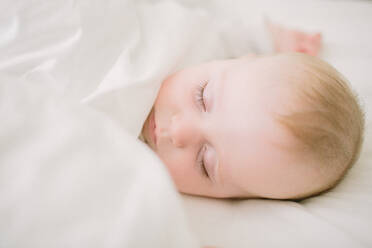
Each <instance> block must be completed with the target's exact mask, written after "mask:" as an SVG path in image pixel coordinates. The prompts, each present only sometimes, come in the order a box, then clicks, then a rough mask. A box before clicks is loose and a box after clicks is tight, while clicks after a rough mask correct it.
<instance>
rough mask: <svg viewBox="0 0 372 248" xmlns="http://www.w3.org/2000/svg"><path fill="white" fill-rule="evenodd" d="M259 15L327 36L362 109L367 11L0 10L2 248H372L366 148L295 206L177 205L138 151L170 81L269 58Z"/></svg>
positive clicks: (39, 2) (255, 6) (254, 5)
mask: <svg viewBox="0 0 372 248" xmlns="http://www.w3.org/2000/svg"><path fill="white" fill-rule="evenodd" d="M263 13H264V14H266V15H267V16H269V17H270V18H272V19H273V20H275V21H280V22H282V23H283V24H287V25H292V26H294V27H298V28H302V29H307V30H320V31H322V32H323V34H324V41H325V47H324V50H323V57H324V58H325V59H327V60H328V61H330V62H332V63H333V64H334V65H335V66H336V67H337V68H338V69H340V71H342V72H343V73H344V74H345V75H346V76H347V77H348V78H349V79H350V81H351V82H352V84H353V86H354V87H355V88H356V89H357V90H358V92H360V94H361V96H362V98H363V100H364V102H365V105H366V107H368V103H369V101H370V99H372V98H371V97H372V92H371V90H370V88H371V87H370V86H369V82H370V79H369V78H370V77H369V74H367V73H368V72H369V71H368V69H369V67H370V65H371V64H372V46H371V45H370V44H372V37H371V34H370V32H369V26H370V25H369V24H370V23H371V21H372V4H371V3H369V2H359V1H358V2H355V1H353V2H351V1H350V2H349V1H311V2H310V1H304V0H303V1H288V0H287V1H280V2H278V1H243V0H242V1H232V2H231V4H230V5H226V1H222V0H221V1H204V2H203V3H200V2H199V1H191V0H189V1H186V0H185V1H177V2H174V1H135V2H132V1H124V0H90V1H88V0H79V1H66V0H54V1H45V0H32V1H26V0H24V1H12V0H8V1H1V2H0V116H1V117H2V118H1V119H2V121H1V122H0V220H1V221H0V247H199V246H201V245H215V246H218V247H249V246H252V247H299V246H300V247H315V246H320V247H324V246H330V247H369V246H372V239H371V237H370V235H369V227H370V226H371V224H372V214H371V213H370V209H371V208H372V201H371V199H370V197H369V196H370V194H371V189H372V186H371V182H372V180H371V179H372V170H371V169H370V168H369V167H368V165H369V160H370V158H369V156H370V155H369V154H371V152H372V151H370V147H371V145H372V144H369V140H370V139H369V138H366V145H365V149H364V150H363V153H362V157H361V160H360V161H359V162H358V163H357V165H356V166H355V168H353V169H352V170H351V172H350V173H349V175H348V176H347V177H346V179H345V181H344V182H343V183H341V184H340V185H339V186H338V187H337V188H336V189H334V190H332V191H331V192H329V193H327V194H325V195H322V196H320V197H316V198H312V199H309V200H307V201H304V202H301V203H295V202H286V201H269V200H245V201H228V200H226V201H222V200H212V199H202V198H197V197H189V196H182V197H181V196H180V194H179V193H177V192H176V190H175V188H174V185H173V183H172V182H171V179H170V177H169V175H168V174H167V172H166V169H165V167H164V166H163V165H162V163H161V162H160V161H159V159H158V158H157V157H156V156H155V154H153V152H152V151H150V149H148V148H147V147H146V146H145V145H144V144H142V143H141V142H140V141H138V139H137V135H138V134H139V132H140V129H141V125H142V123H143V121H144V120H145V118H146V116H147V114H148V111H149V110H150V108H151V106H152V103H153V101H154V99H155V97H156V94H157V90H158V88H159V86H160V83H161V81H162V80H163V79H164V78H165V77H166V76H167V75H168V74H169V73H171V72H173V71H175V70H177V69H179V68H182V67H183V66H187V65H189V64H194V63H198V62H202V61H206V60H210V59H218V58H226V57H230V56H239V55H244V53H246V52H251V51H258V52H265V51H266V52H267V51H270V47H269V46H268V44H267V40H265V33H264V32H262V29H260V20H262V19H261V17H262V14H263ZM346 13H347V14H348V16H349V18H348V19H346V18H344V16H345V15H346ZM212 17H213V19H212ZM252 33H254V34H257V35H256V36H254V37H252ZM260 41H261V42H260ZM367 111H368V109H367ZM185 207H186V208H185ZM189 224H191V226H189Z"/></svg>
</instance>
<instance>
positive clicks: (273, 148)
mask: <svg viewBox="0 0 372 248" xmlns="http://www.w3.org/2000/svg"><path fill="white" fill-rule="evenodd" d="M267 28H268V30H269V31H270V33H271V35H272V38H273V42H274V47H275V50H276V51H277V52H284V53H278V54H276V55H267V56H256V55H249V56H245V57H241V58H237V59H229V60H221V61H212V62H209V63H205V64H201V65H197V66H193V67H190V68H186V69H183V70H181V71H178V72H176V73H174V74H173V75H170V76H169V77H168V78H166V79H165V80H164V82H163V84H162V86H161V88H160V90H159V93H158V96H157V99H156V101H155V103H154V106H153V108H152V110H151V112H150V114H149V116H148V118H147V120H146V122H145V124H144V126H143V130H142V135H143V137H144V139H145V142H146V143H147V144H148V145H149V146H150V147H151V149H153V150H154V152H155V153H157V154H158V156H159V157H160V158H161V160H162V161H163V162H164V164H165V165H166V166H167V167H168V170H169V172H170V174H171V176H172V178H173V180H174V182H175V184H176V186H177V188H178V189H179V190H180V191H181V192H183V193H187V194H195V195H201V196H208V197H218V198H227V197H232V198H235V197H236V198H271V199H303V198H306V197H309V196H313V195H317V194H319V193H321V192H324V191H326V190H328V189H330V188H332V187H333V186H335V185H336V184H337V183H338V182H339V181H340V180H341V179H342V178H343V176H344V175H345V173H346V172H347V171H348V169H349V168H350V167H351V166H352V165H353V164H354V163H355V161H356V160H357V158H358V155H359V151H360V147H361V143H362V139H363V128H364V118H363V112H362V110H361V108H360V106H359V104H358V101H357V99H356V97H355V96H354V94H353V93H352V91H351V90H350V88H349V86H348V84H347V82H346V80H345V79H344V78H343V77H342V75H340V74H339V73H338V72H337V71H336V69H334V68H333V67H331V66H330V65H329V64H327V63H326V62H324V61H322V60H321V59H319V58H316V57H315V56H310V55H316V54H317V53H318V51H319V49H320V44H321V37H320V34H315V35H309V34H306V33H303V32H299V31H294V30H288V29H285V28H283V27H281V26H278V25H274V24H272V23H268V24H267ZM291 51H292V52H301V53H286V52H291ZM306 54H310V55H306Z"/></svg>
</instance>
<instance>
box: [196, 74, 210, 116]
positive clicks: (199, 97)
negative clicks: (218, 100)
mask: <svg viewBox="0 0 372 248" xmlns="http://www.w3.org/2000/svg"><path fill="white" fill-rule="evenodd" d="M207 84H208V81H204V82H202V83H199V85H198V87H197V90H196V92H195V100H196V102H197V103H198V105H199V106H200V107H201V108H202V109H203V111H204V112H205V111H206V110H207V108H206V106H205V102H204V89H205V86H207Z"/></svg>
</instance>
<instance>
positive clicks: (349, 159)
mask: <svg viewBox="0 0 372 248" xmlns="http://www.w3.org/2000/svg"><path fill="white" fill-rule="evenodd" d="M276 56H278V57H282V58H283V57H285V59H287V60H288V59H289V60H290V61H291V64H292V65H293V66H294V67H296V68H295V69H296V70H297V71H298V70H299V71H300V74H301V77H293V78H292V81H293V82H291V83H292V84H293V85H294V86H295V87H294V88H295V92H296V93H295V95H296V99H297V100H298V101H299V102H300V106H301V107H300V108H295V109H294V110H293V111H290V113H289V114H280V115H279V114H278V115H277V120H278V121H279V123H280V124H282V125H283V126H284V127H285V128H287V129H288V130H289V131H290V133H292V134H293V135H294V137H295V138H296V139H297V140H298V141H299V143H300V148H299V149H300V150H301V151H302V154H306V155H309V154H310V155H311V157H312V158H314V159H315V161H316V162H317V163H318V164H319V165H321V170H322V171H323V174H332V175H331V176H332V179H330V180H328V183H327V184H326V185H322V186H319V187H318V188H317V189H314V190H313V191H312V192H308V193H306V194H303V195H299V196H296V197H293V199H297V198H305V197H309V196H313V195H317V194H320V193H322V192H324V191H326V190H328V189H331V188H333V187H334V186H335V185H337V184H338V183H339V182H340V181H341V180H342V178H343V177H344V176H345V174H346V172H347V171H348V170H349V169H350V168H351V167H352V166H353V164H354V163H355V162H356V161H357V159H358V157H359V153H360V150H361V145H362V142H363V132H364V113H363V111H362V108H361V106H360V104H359V101H358V98H357V96H356V95H355V93H353V91H352V90H351V88H350V87H349V84H348V82H347V80H346V79H345V78H344V77H343V76H342V75H341V74H340V73H339V72H338V71H337V70H336V69H335V68H334V67H332V66H331V65H329V64H328V63H327V62H325V61H323V60H321V59H319V58H316V57H313V56H308V55H305V54H299V53H294V54H281V55H276Z"/></svg>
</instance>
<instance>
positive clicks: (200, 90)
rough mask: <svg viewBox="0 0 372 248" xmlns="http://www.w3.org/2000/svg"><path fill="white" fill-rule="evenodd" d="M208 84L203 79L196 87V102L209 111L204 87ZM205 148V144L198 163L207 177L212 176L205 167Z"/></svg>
mask: <svg viewBox="0 0 372 248" xmlns="http://www.w3.org/2000/svg"><path fill="white" fill-rule="evenodd" d="M207 84H208V81H203V82H201V83H199V84H198V87H197V89H196V92H195V100H196V103H197V104H198V105H199V106H200V107H201V108H202V109H203V111H204V112H205V111H207V107H206V105H205V102H204V89H205V87H206V86H207ZM205 149H206V148H205V146H204V147H202V149H201V153H202V156H199V158H198V161H197V163H198V166H199V168H200V169H201V171H202V173H203V175H204V176H205V177H206V178H210V177H209V174H208V171H207V169H206V167H205V164H204V153H205Z"/></svg>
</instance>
